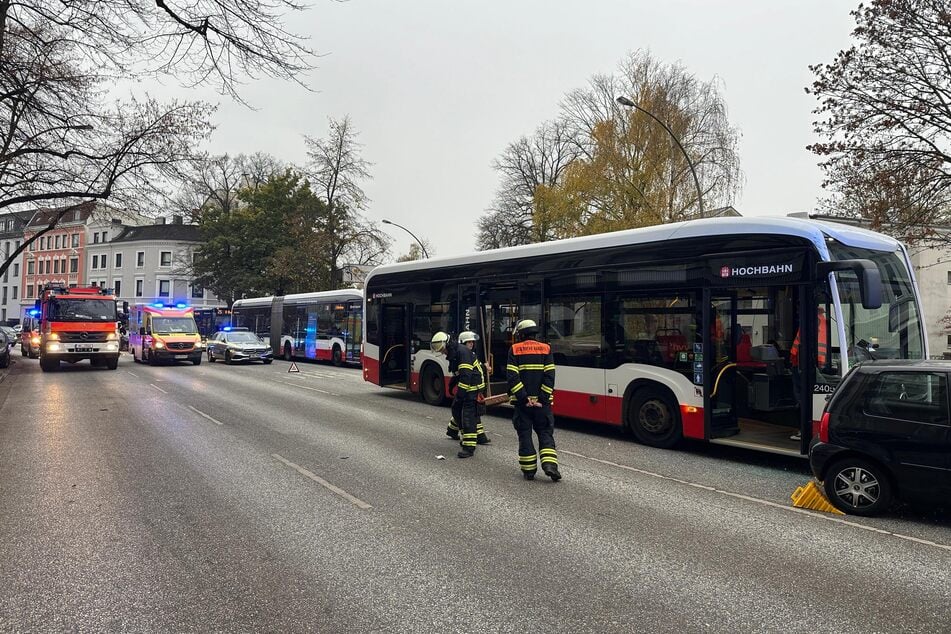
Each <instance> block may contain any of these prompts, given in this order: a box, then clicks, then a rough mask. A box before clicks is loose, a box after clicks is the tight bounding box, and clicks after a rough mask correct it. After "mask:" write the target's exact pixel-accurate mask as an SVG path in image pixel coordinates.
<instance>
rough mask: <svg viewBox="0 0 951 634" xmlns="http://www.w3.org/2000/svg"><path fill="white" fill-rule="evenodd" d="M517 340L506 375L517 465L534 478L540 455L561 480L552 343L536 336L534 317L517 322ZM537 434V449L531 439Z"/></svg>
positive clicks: (554, 477) (547, 471) (550, 472)
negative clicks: (511, 405)
mask: <svg viewBox="0 0 951 634" xmlns="http://www.w3.org/2000/svg"><path fill="white" fill-rule="evenodd" d="M513 335H514V336H515V342H516V343H515V344H514V345H513V346H512V348H511V349H510V350H509V358H508V363H507V365H506V366H505V375H506V378H507V379H508V384H509V400H510V401H511V402H512V403H513V404H514V405H515V413H514V414H513V416H512V424H513V425H514V426H515V431H516V433H517V434H518V465H519V467H520V468H521V470H522V476H523V477H524V478H525V479H526V480H534V479H535V472H536V471H537V470H538V460H539V457H540V458H541V463H542V471H544V472H545V474H546V475H547V476H548V477H549V478H551V479H552V480H553V481H554V482H557V481H558V480H561V472H559V471H558V452H557V451H555V435H554V434H555V418H554V416H553V415H552V413H551V406H552V403H553V402H554V394H555V361H554V358H553V357H552V354H551V347H550V346H549V345H548V344H546V343H541V342H539V341H537V340H536V339H535V337H536V336H537V335H538V326H537V325H536V324H535V322H534V321H532V320H531V319H523V320H522V321H520V322H518V324H516V325H515V331H514V332H513ZM532 430H534V431H535V433H536V434H537V435H538V453H537V454H536V453H535V445H534V443H533V442H532Z"/></svg>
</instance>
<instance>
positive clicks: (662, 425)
mask: <svg viewBox="0 0 951 634" xmlns="http://www.w3.org/2000/svg"><path fill="white" fill-rule="evenodd" d="M625 423H626V425H627V428H628V429H629V430H630V431H631V433H632V434H634V437H635V438H636V439H637V441H638V442H640V443H642V444H644V445H648V446H650V447H658V448H660V449H670V448H671V447H674V446H675V445H676V444H677V443H679V442H680V440H681V439H682V438H683V426H682V423H681V420H680V409H679V408H678V407H677V404H676V402H675V401H674V399H673V398H672V397H671V395H670V393H669V392H668V391H667V390H665V389H662V388H660V387H652V386H645V387H641V388H640V389H638V390H637V391H636V392H634V394H633V395H632V396H631V399H630V401H629V403H628V408H627V418H626V421H625Z"/></svg>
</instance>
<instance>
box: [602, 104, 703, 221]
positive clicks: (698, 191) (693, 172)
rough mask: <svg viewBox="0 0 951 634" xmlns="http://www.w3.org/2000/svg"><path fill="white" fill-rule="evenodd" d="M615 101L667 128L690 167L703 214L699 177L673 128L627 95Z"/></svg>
mask: <svg viewBox="0 0 951 634" xmlns="http://www.w3.org/2000/svg"><path fill="white" fill-rule="evenodd" d="M616 101H617V102H618V103H619V104H621V105H622V106H627V107H628V108H634V109H635V110H640V111H641V112H643V113H644V114H646V115H647V116H648V117H650V118H651V119H653V120H654V121H656V122H657V123H659V124H660V125H662V126H663V127H664V129H665V130H667V134H669V135H670V136H671V137H672V138H673V140H674V143H676V144H677V147H679V148H680V151H681V152H683V154H684V158H685V159H687V166H688V167H689V168H690V173H691V174H693V184H694V185H696V186H697V205H698V206H699V207H700V215H701V216H703V191H702V190H701V189H700V179H699V178H697V170H696V169H694V166H693V161H691V160H690V155H689V154H687V150H685V149H684V146H683V145H681V144H680V139H678V138H677V135H676V134H674V132H673V130H671V129H670V128H668V127H667V124H666V123H664V122H663V121H661V120H660V119H658V118H657V117H655V116H654V115H653V114H652V113H650V112H649V111H647V110H645V109H644V108H641V107H640V106H639V105H637V104H636V103H634V102H633V101H631V100H630V99H628V98H627V97H624V96H620V97H618V98H617V99H616Z"/></svg>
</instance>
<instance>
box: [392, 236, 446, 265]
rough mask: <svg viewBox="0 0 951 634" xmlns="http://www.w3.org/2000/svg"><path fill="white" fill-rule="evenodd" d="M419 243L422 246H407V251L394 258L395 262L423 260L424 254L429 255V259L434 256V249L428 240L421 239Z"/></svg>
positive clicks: (414, 244) (415, 244) (413, 244)
mask: <svg viewBox="0 0 951 634" xmlns="http://www.w3.org/2000/svg"><path fill="white" fill-rule="evenodd" d="M420 242H422V246H420V245H419V244H417V243H416V242H414V243H412V244H411V245H409V251H407V252H406V253H404V254H403V255H401V256H399V257H398V258H396V261H397V262H413V261H415V260H422V259H425V258H426V254H429V257H432V256H433V255H435V254H436V249H434V248H433V245H432V243H431V242H430V241H429V240H427V239H426V238H423V239H422V240H421V241H420Z"/></svg>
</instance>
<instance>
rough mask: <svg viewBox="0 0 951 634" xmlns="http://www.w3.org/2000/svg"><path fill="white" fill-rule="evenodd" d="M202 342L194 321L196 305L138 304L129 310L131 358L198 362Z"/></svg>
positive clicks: (152, 361)
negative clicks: (192, 306)
mask: <svg viewBox="0 0 951 634" xmlns="http://www.w3.org/2000/svg"><path fill="white" fill-rule="evenodd" d="M204 349H205V346H204V345H203V344H202V342H201V335H200V334H199V333H198V325H197V324H196V323H195V309H193V308H191V307H190V306H187V305H185V304H175V305H174V306H166V305H165V304H161V303H156V304H141V305H138V306H133V307H132V309H131V312H130V313H129V351H130V352H132V359H133V360H134V361H138V362H141V363H148V364H150V365H156V364H158V363H160V362H162V361H169V362H172V363H174V362H176V361H191V362H192V363H194V364H195V365H199V364H200V363H201V355H202V352H203V351H204Z"/></svg>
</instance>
